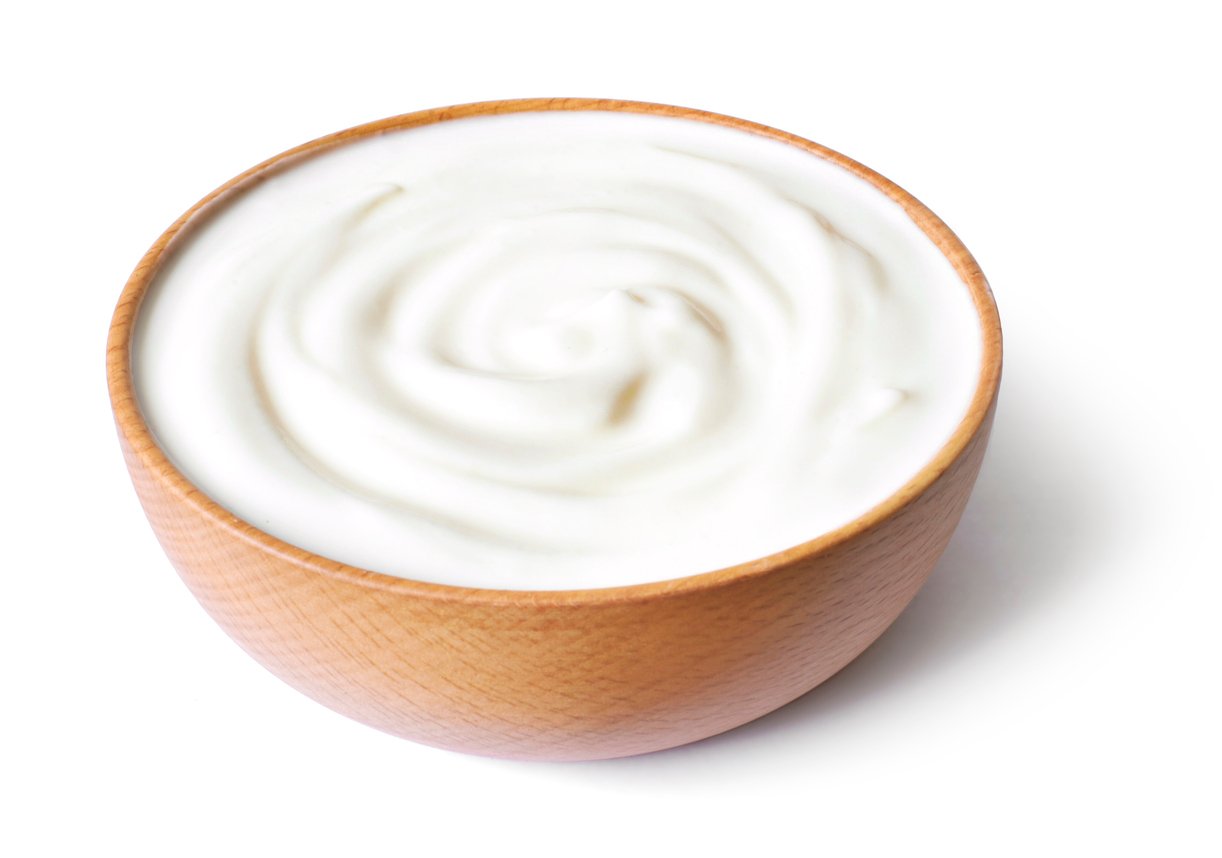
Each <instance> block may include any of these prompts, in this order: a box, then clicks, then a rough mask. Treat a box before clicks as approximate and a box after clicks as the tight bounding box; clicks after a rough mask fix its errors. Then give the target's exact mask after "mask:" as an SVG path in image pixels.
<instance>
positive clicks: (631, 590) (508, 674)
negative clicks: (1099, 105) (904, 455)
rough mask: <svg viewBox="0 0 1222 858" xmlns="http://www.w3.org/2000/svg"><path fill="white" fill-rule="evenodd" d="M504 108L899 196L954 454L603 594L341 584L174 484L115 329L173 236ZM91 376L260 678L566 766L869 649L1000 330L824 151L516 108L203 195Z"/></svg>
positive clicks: (405, 726)
mask: <svg viewBox="0 0 1222 858" xmlns="http://www.w3.org/2000/svg"><path fill="white" fill-rule="evenodd" d="M523 110H621V111H631V112H641V113H656V114H663V115H672V116H680V117H685V118H688V119H693V120H699V121H705V122H715V123H718V124H722V125H728V126H732V127H736V128H740V129H743V130H746V131H750V132H753V133H758V134H763V135H766V136H769V137H773V138H776V139H780V140H784V141H786V142H789V143H791V144H793V145H795V146H798V147H801V148H803V149H805V150H807V151H809V152H810V153H811V154H812V156H813V157H820V158H825V159H827V160H830V161H833V162H835V163H837V164H839V165H841V166H842V167H844V168H846V169H848V170H850V171H851V172H853V173H855V174H857V175H859V176H861V177H863V178H865V179H866V180H868V181H870V182H872V183H874V184H875V185H876V186H878V187H879V188H881V189H882V190H883V191H885V192H886V193H887V194H888V195H889V196H891V197H892V198H893V199H895V200H896V201H898V202H899V203H900V204H901V205H902V206H903V207H904V208H905V209H906V210H907V211H908V213H909V215H910V216H911V217H912V218H913V220H914V221H915V222H916V223H917V224H918V225H919V226H920V227H921V228H922V229H923V230H924V231H925V232H926V234H928V235H929V236H930V238H931V239H932V240H933V241H934V242H935V243H936V244H937V246H938V247H939V248H940V249H941V250H942V252H943V253H944V254H945V255H946V256H947V258H948V259H949V260H950V261H951V263H952V264H953V265H954V267H955V269H956V271H958V273H959V275H960V276H961V277H962V279H963V282H964V284H965V288H967V289H969V290H970V291H971V294H972V297H973V299H974V301H975V305H976V308H977V310H978V312H979V315H980V318H981V321H982V324H983V329H984V334H985V347H984V356H983V361H982V366H981V373H980V381H979V385H978V388H977V390H976V394H975V397H974V399H973V401H972V403H971V407H970V410H969V412H968V414H967V415H966V417H965V418H964V420H963V421H962V423H961V424H960V425H959V427H958V429H957V430H956V432H955V434H954V436H953V437H952V438H951V440H950V441H949V442H948V443H947V445H946V446H945V447H944V448H943V449H942V450H941V451H940V452H939V454H938V455H937V456H936V457H935V458H934V459H933V461H931V462H930V463H929V464H928V465H927V466H926V467H925V468H924V469H923V470H922V471H921V472H920V473H919V474H917V475H916V476H915V477H914V478H913V479H912V480H911V481H910V482H909V483H908V484H907V485H906V486H905V487H904V488H903V489H901V490H900V491H899V492H897V493H896V494H895V495H893V496H892V497H891V498H889V499H888V500H887V501H885V502H884V503H882V504H880V505H879V506H878V507H875V508H874V509H873V510H871V511H870V512H869V513H867V514H866V515H865V516H863V517H862V518H860V519H858V520H856V521H854V522H852V523H851V524H849V525H847V526H845V527H843V528H840V529H839V530H836V531H833V532H832V533H829V534H825V535H824V536H821V537H819V538H817V539H815V540H813V541H811V542H808V543H806V544H804V545H801V546H798V547H796V548H793V549H790V550H788V551H785V552H783V553H781V554H777V555H773V556H771V557H768V558H764V559H762V560H759V561H755V562H752V563H747V564H742V565H739V566H735V567H731V568H728V569H722V570H719V571H715V572H709V573H706V574H703V575H695V576H690V577H687V578H680V579H676V580H672V581H662V582H657V583H651V584H642V585H635V586H629V587H617V588H611V589H603V590H573V591H564V592H543V591H539V592H530V591H510V590H480V589H470V588H464V587H451V586H446V585H440V584H430V583H424V582H419V581H410V580H405V579H400V578H395V577H390V576H387V575H382V574H377V573H374V572H368V571H364V570H361V569H356V568H353V567H350V566H346V565H344V564H342V563H339V562H335V561H333V560H328V559H324V558H321V557H318V556H316V555H313V554H310V553H308V552H306V551H302V550H301V549H298V548H296V547H294V546H291V545H288V544H286V543H284V542H282V541H280V540H278V539H276V538H275V537H272V536H270V535H268V534H265V533H263V532H262V531H260V530H259V529H258V528H256V527H254V526H252V525H251V524H249V523H247V522H245V521H242V520H240V519H238V518H237V517H235V516H233V515H231V514H230V513H228V512H227V511H225V510H224V509H222V508H221V507H220V506H218V505H217V504H216V503H215V502H213V501H212V500H211V499H210V498H208V497H206V496H205V495H204V494H203V493H202V492H201V491H200V490H199V489H197V488H196V487H195V486H193V485H192V484H191V483H190V482H189V481H188V480H187V479H186V478H185V477H184V476H183V475H182V474H181V473H180V472H179V471H178V470H177V469H176V468H174V466H173V465H172V464H171V463H170V462H169V460H168V459H167V458H166V456H165V454H164V453H163V452H162V450H161V449H160V448H159V447H158V446H157V444H156V442H155V440H154V439H153V437H152V435H151V434H150V432H149V429H148V427H147V425H146V424H145V422H144V419H143V417H142V416H141V413H140V409H139V406H138V404H137V402H136V398H135V391H134V389H133V384H132V375H131V340H132V332H133V325H134V321H135V318H136V315H137V313H138V311H139V308H140V303H141V301H142V299H143V298H144V296H145V294H146V293H147V291H148V288H149V286H150V284H151V282H152V281H153V279H154V277H155V275H156V272H157V270H158V268H159V266H160V265H161V264H162V262H163V261H164V260H165V258H166V256H167V253H171V252H172V251H173V246H174V244H175V242H176V241H179V240H181V239H182V238H183V237H184V236H186V235H188V234H189V232H190V229H191V226H192V225H193V224H196V223H198V222H199V221H200V220H202V219H203V218H204V217H206V216H207V214H208V212H209V211H211V210H213V209H214V208H215V207H216V206H218V205H223V203H224V200H225V198H226V197H228V196H230V195H233V194H237V193H241V192H242V190H243V189H245V188H248V187H250V186H251V185H252V184H254V183H257V182H259V181H261V180H262V179H263V178H265V177H266V176H267V175H269V174H270V173H272V172H274V171H277V170H281V169H284V168H286V167H288V166H291V165H292V164H293V163H294V162H296V161H298V160H300V159H302V158H306V157H310V156H312V155H314V154H317V153H319V152H322V151H325V150H327V149H329V148H332V147H335V146H339V145H343V144H344V143H345V142H346V141H350V140H353V139H357V138H361V137H365V136H369V135H373V134H379V133H384V132H387V131H394V130H399V129H406V128H411V127H414V126H418V125H425V124H429V123H433V122H440V121H446V120H450V119H456V118H461V117H464V116H474V115H480V114H488V113H505V112H513V111H523ZM107 374H108V380H109V385H110V395H111V402H112V405H113V408H114V413H115V420H116V424H117V427H118V431H119V439H120V443H121V446H122V448H123V454H124V456H125V459H126V462H127V466H128V469H129V471H130V472H131V476H132V481H133V483H134V485H135V487H136V492H137V494H138V495H139V497H140V502H141V503H142V505H143V507H144V510H145V512H146V514H147V515H148V519H149V521H150V523H151V524H152V526H153V530H154V532H155V533H156V534H157V538H158V539H159V540H160V542H161V544H162V546H163V547H164V549H165V551H166V554H167V555H168V556H169V558H170V560H171V562H172V563H173V565H174V567H175V568H176V569H177V570H178V572H179V574H180V575H181V576H182V579H183V580H184V581H185V582H186V584H187V586H188V587H190V588H191V591H192V592H193V593H194V594H195V596H196V598H197V599H198V600H199V602H200V604H201V605H203V607H204V608H205V609H206V610H207V611H208V612H209V613H210V614H211V615H212V617H213V618H214V619H215V620H216V621H217V622H218V623H219V624H220V625H221V627H222V628H224V629H225V631H226V632H227V633H228V634H229V635H230V636H231V637H232V638H233V639H234V640H235V641H237V642H238V643H239V644H240V645H241V646H242V647H243V648H244V649H245V650H246V651H247V652H249V653H250V654H251V655H252V656H253V657H254V658H255V659H257V660H258V661H259V662H261V663H262V664H263V665H265V666H266V667H267V668H268V669H269V670H270V671H271V672H272V673H274V674H276V675H277V676H279V677H280V678H281V679H283V680H284V681H286V682H288V683H289V684H290V685H292V686H294V687H295V688H298V689H299V690H301V691H302V692H304V693H305V694H307V695H309V696H311V697H313V698H314V699H316V700H318V701H320V702H322V703H324V704H325V705H327V706H329V707H331V708H332V709H334V710H336V711H338V712H342V713H344V714H346V715H349V716H351V717H352V718H355V719H357V720H360V721H363V722H365V723H367V724H371V725H373V726H374V727H377V728H380V729H382V730H386V731H388V732H390V733H394V734H397V735H400V736H404V737H406V738H409V739H413V740H415V741H419V742H425V743H428V744H430V745H436V746H440V747H444V748H451V749H455V750H460V751H467V752H471V753H478V754H488V755H493V756H503V757H514V758H522V759H556V760H580V759H597V758H605V757H618V756H626V755H630V754H639V753H645V752H648V751H655V750H659V749H662V748H668V747H672V746H675V745H680V744H683V743H686V742H692V741H695V740H697V739H702V738H705V737H707V736H711V735H714V734H716V733H720V732H723V731H725V730H729V729H731V728H733V727H736V726H738V725H740V724H743V723H746V722H747V721H750V720H752V719H755V718H758V717H760V716H761V715H764V714H766V713H768V712H770V711H772V710H774V709H776V708H777V707H779V706H782V705H784V704H785V703H787V702H789V701H791V700H793V699H794V698H796V697H798V696H800V695H802V694H804V693H806V692H807V691H809V690H810V689H812V688H814V687H815V686H816V685H818V684H819V683H820V682H822V681H823V680H825V679H827V678H828V677H829V676H831V675H832V674H834V673H835V672H836V671H838V670H839V669H840V668H842V667H844V665H846V664H847V663H848V662H849V661H851V660H852V659H853V658H854V657H855V656H857V655H858V654H859V653H860V652H861V651H862V650H864V649H865V648H866V647H867V646H869V645H870V643H872V642H873V641H874V640H875V639H876V638H877V637H878V636H879V635H880V634H882V632H883V631H884V630H885V629H886V628H887V627H888V626H889V625H890V624H891V623H892V622H893V621H894V620H895V618H896V617H897V616H898V615H899V613H900V611H902V610H903V609H904V607H905V606H906V605H907V604H908V602H909V601H910V600H911V599H912V597H913V596H914V595H915V594H916V592H917V590H918V589H919V588H920V586H921V584H923V583H924V581H925V579H926V578H927V577H928V575H929V573H930V571H931V569H932V568H933V566H934V564H935V563H936V561H937V559H938V557H939V556H940V555H941V553H942V551H943V550H944V548H945V547H946V543H947V541H948V540H949V539H950V536H951V533H952V531H953V530H954V528H955V525H956V524H957V522H958V520H959V517H960V515H961V513H962V512H963V507H964V505H965V504H966V502H967V498H968V494H969V492H970V491H971V488H972V485H973V483H974V482H975V479H976V474H977V472H978V470H979V468H980V462H981V458H982V456H983V455H984V449H985V445H986V443H987V438H988V431H989V426H990V423H991V421H992V415H993V409H994V404H995V400H996V395H997V388H998V383H999V380H1000V375H1001V330H1000V325H999V322H998V318H997V310H996V307H995V305H994V303H993V298H992V295H991V293H990V291H989V288H988V284H987V283H986V282H985V279H984V276H983V275H982V274H981V272H980V269H979V267H978V266H977V265H976V263H975V261H974V260H973V259H972V257H971V255H970V254H969V253H968V251H967V250H966V249H965V248H964V247H963V245H962V244H961V243H960V242H959V240H958V239H957V238H956V237H955V235H954V234H953V233H952V232H951V231H950V230H949V229H948V228H947V227H946V225H945V224H943V223H942V222H941V221H940V220H938V218H937V217H935V216H934V215H933V214H932V213H931V212H930V211H929V210H928V209H926V208H925V207H924V206H922V205H921V204H920V203H919V202H917V201H916V200H915V199H914V198H912V197H911V196H909V195H908V194H907V193H905V192H904V191H902V190H901V189H900V188H898V187H896V186H895V185H894V184H892V183H891V182H889V181H887V180H886V179H884V178H882V177H881V176H879V175H878V174H876V173H874V172H873V171H871V170H869V169H867V168H865V167H863V166H861V165H860V164H857V163H856V162H854V161H851V160H850V159H848V158H845V157H844V156H842V155H839V154H837V153H835V152H832V151H830V150H828V149H826V148H824V147H821V146H818V145H817V144H814V143H811V142H809V141H806V140H803V139H801V138H797V137H794V136H792V135H789V134H785V133H783V132H780V131H777V130H775V129H771V128H767V127H764V126H760V125H756V124H754V123H750V122H745V121H743V120H738V119H732V118H729V117H724V116H718V115H714V114H708V113H703V112H700V111H694V110H689V109H684V108H677V107H668V106H662V105H652V104H642V103H636V102H621V101H606V100H593V99H528V100H521V101H508V102H489V103H483V104H473V105H463V106H458V107H448V108H440V109H436V110H427V111H422V112H419V113H412V114H407V115H405V116H398V117H393V118H390V119H385V120H381V121H379V122H374V123H370V124H368V125H363V126H360V127H358V128H353V129H350V130H347V131H343V132H340V133H338V134H335V135H332V136H329V137H325V138H322V139H320V140H316V141H314V142H312V143H307V144H305V145H304V146H300V147H298V148H296V149H293V150H290V151H289V152H286V153H284V154H282V155H280V156H277V157H276V158H273V159H271V160H270V161H267V162H265V163H263V164H260V165H259V166H257V167H255V168H253V169H252V170H249V171H247V172H246V173H244V174H242V175H241V176H238V177H237V178H235V179H233V180H232V181H230V182H229V183H227V184H226V185H224V186H223V187H221V188H219V189H217V190H216V191H214V192H213V193H212V194H210V195H209V196H208V197H206V198H204V199H203V200H202V201H200V202H199V203H198V204H197V205H195V206H194V207H193V208H192V209H190V210H189V211H188V212H187V213H186V214H185V215H183V217H181V218H180V219H179V220H178V221H177V222H176V223H175V224H174V225H173V226H171V227H170V229H169V230H167V231H166V233H165V234H164V235H162V236H161V238H160V239H158V241H157V242H156V243H155V244H154V245H153V247H152V248H151V249H150V250H149V252H148V253H147V254H146V255H145V257H144V258H143V260H141V262H140V264H139V266H138V267H137V268H136V270H135V272H134V273H133V274H132V277H131V279H130V280H129V281H128V283H127V286H126V288H125V290H124V292H123V294H122V297H121V298H120V301H119V305H118V308H117V309H116V311H115V315H114V320H113V323H112V325H111V330H110V338H109V342H108V348H107Z"/></svg>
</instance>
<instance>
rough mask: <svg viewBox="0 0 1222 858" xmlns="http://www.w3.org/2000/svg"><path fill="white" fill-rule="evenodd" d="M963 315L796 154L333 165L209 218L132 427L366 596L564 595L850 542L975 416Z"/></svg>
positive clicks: (961, 299) (744, 147)
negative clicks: (868, 515)
mask: <svg viewBox="0 0 1222 858" xmlns="http://www.w3.org/2000/svg"><path fill="white" fill-rule="evenodd" d="M980 356H981V332H980V326H979V323H978V320H977V317H976V314H975V311H974V309H973V306H972V302H971V298H970V296H969V293H968V290H967V288H966V286H965V285H964V284H963V283H962V282H961V280H960V279H959V277H958V276H957V275H956V274H955V272H954V270H953V269H952V267H951V265H950V263H949V262H948V261H947V260H946V259H945V258H944V257H943V256H942V254H941V253H940V252H939V251H938V250H937V248H936V247H935V246H934V245H933V243H932V242H931V241H930V240H929V239H928V238H927V237H926V236H925V235H924V233H922V232H921V230H920V229H919V228H918V227H917V226H916V225H915V224H914V223H913V222H912V221H911V220H910V219H909V218H908V217H907V215H905V213H904V212H903V210H902V209H901V208H900V207H899V206H898V205H897V204H896V203H894V202H893V201H891V200H890V199H889V198H887V197H886V196H885V195H884V194H883V193H882V192H880V191H878V190H877V189H875V188H874V187H873V186H871V185H870V184H869V183H867V182H865V181H863V180H861V179H859V178H857V177H855V176H853V175H852V174H850V173H848V172H847V171H845V170H843V169H842V168H840V167H837V166H835V165H833V164H831V163H829V162H826V161H823V160H822V159H820V158H818V157H815V156H812V155H811V154H809V153H806V152H804V151H802V150H799V149H797V148H796V147H793V146H790V145H788V144H785V143H781V142H777V141H773V140H769V139H766V138H764V137H761V136H758V135H754V134H750V133H747V132H742V131H738V130H733V129H729V128H725V127H721V126H715V125H711V124H707V123H702V122H697V121H692V120H683V119H671V118H662V117H657V116H646V115H634V114H622V113H609V112H580V113H571V112H542V113H521V114H513V115H505V116H496V117H482V118H473V119H463V120H456V121H451V122H444V123H440V124H436V125H431V126H427V127H423V128H417V129H412V130H409V131H402V132H393V133H388V134H384V135H382V136H379V137H374V138H368V139H365V140H361V141H359V142H356V143H352V144H348V145H345V146H343V147H341V148H338V149H336V150H333V151H330V152H328V153H326V154H324V155H321V156H318V157H315V158H313V159H311V160H308V161H306V162H303V163H300V164H297V165H295V166H293V167H292V168H291V169H288V170H286V171H284V172H282V173H280V174H278V175H275V176H273V177H272V178H270V179H268V180H267V181H265V182H262V183H261V184H259V185H257V186H256V187H254V188H253V189H251V190H249V191H247V192H245V193H243V194H242V195H240V196H239V197H237V198H236V199H234V200H232V201H231V202H228V203H227V204H226V205H225V206H224V207H223V208H222V209H221V211H220V212H219V213H218V214H217V215H216V216H214V217H212V218H210V219H208V220H207V221H206V222H205V223H204V225H203V226H202V227H201V228H199V229H198V230H197V231H195V232H194V233H193V234H192V235H191V236H190V237H189V238H188V239H187V240H186V241H184V242H183V243H181V244H180V245H179V246H178V247H177V248H176V249H175V250H174V252H173V253H172V255H171V257H170V260H169V261H168V262H167V264H166V266H165V267H164V268H163V269H162V271H161V272H160V273H159V274H158V276H157V279H156V281H155V283H154V284H153V287H152V289H151V291H150V294H149V297H148V299H147V301H146V303H145V305H144V307H143V309H142V311H141V315H140V319H139V326H138V330H137V338H136V343H135V353H134V358H133V366H134V372H135V378H136V386H137V391H138V396H139V400H140V404H141V407H142V409H143V411H144V413H145V416H146V418H147V420H148V422H149V425H150V426H151V428H152V430H153V433H154V435H155V436H156V437H157V439H158V441H159V443H160V444H161V445H162V447H163V448H164V449H165V451H166V453H167V454H168V455H169V457H170V458H171V460H172V461H173V462H174V463H175V464H176V465H177V466H178V467H179V468H180V469H181V470H182V471H183V472H184V473H185V474H186V475H187V477H188V478H190V479H191V480H192V481H193V482H194V483H196V484H197V485H198V486H200V487H201V488H202V489H203V490H204V491H205V492H206V493H207V494H208V495H209V496H211V497H212V498H213V499H215V500H216V501H217V502H218V503H220V504H221V505H222V506H224V507H225V508H227V509H229V510H230V511H232V512H233V513H234V514H236V515H238V516H240V517H242V518H244V519H246V520H248V521H250V522H251V523H253V524H255V525H257V526H258V527H260V528H262V529H264V530H266V531H267V532H269V533H271V534H274V535H276V536H278V537H280V538H282V539H284V540H286V541H288V542H290V543H293V544H295V545H298V546H300V547H302V548H305V549H307V550H310V551H313V552H315V553H317V554H321V555H323V556H326V557H330V558H333V559H336V560H340V561H343V562H346V563H349V564H353V565H356V566H360V567H364V568H368V569H372V570H377V571H379V572H385V573H389V574H392V575H400V576H403V577H408V578H416V579H422V580H427V581H435V582H441V583H448V584H457V585H464V586H475V587H496V588H506V589H572V588H586V587H606V586H616V585H623V584H632V583H639V582H644V581H653V580H661V579H666V578H674V577H678V576H682V575H688V574H693V573H698V572H704V571H710V570H713V569H718V568H721V567H725V566H728V565H732V564H735V563H740V562H743V561H748V560H752V559H756V558H760V557H763V556H765V555H768V554H771V553H774V552H777V551H780V550H783V549H785V548H789V547H791V546H794V545H797V544H799V543H802V542H805V541H807V540H809V539H812V538H814V537H816V536H818V535H820V534H821V533H824V532H827V531H829V530H831V529H834V528H836V527H838V526H840V525H843V524H845V523H847V522H849V521H851V520H852V519H854V518H856V517H857V516H859V515H861V514H862V513H864V512H866V511H867V510H868V509H869V508H870V507H872V506H874V505H875V504H878V503H879V502H881V501H883V500H884V499H885V498H886V497H887V496H888V495H889V494H891V493H893V492H894V491H895V490H897V489H898V488H900V487H901V486H902V485H903V484H904V483H905V482H907V481H908V480H909V479H910V478H912V477H913V476H914V475H915V474H916V472H917V471H918V470H920V468H921V467H922V466H923V465H924V464H925V463H926V462H927V461H928V460H929V459H930V458H931V457H932V456H933V455H934V454H935V453H936V452H937V450H938V449H939V448H940V447H941V446H942V445H943V444H945V443H946V441H947V440H948V439H949V437H950V435H951V433H952V432H953V430H954V428H955V427H956V425H957V424H958V423H959V421H960V420H961V419H962V418H963V416H964V414H965V412H966V410H967V407H968V404H969V401H970V399H971V397H972V394H973V392H974V389H975V386H976V382H977V376H978V372H979V365H980Z"/></svg>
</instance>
